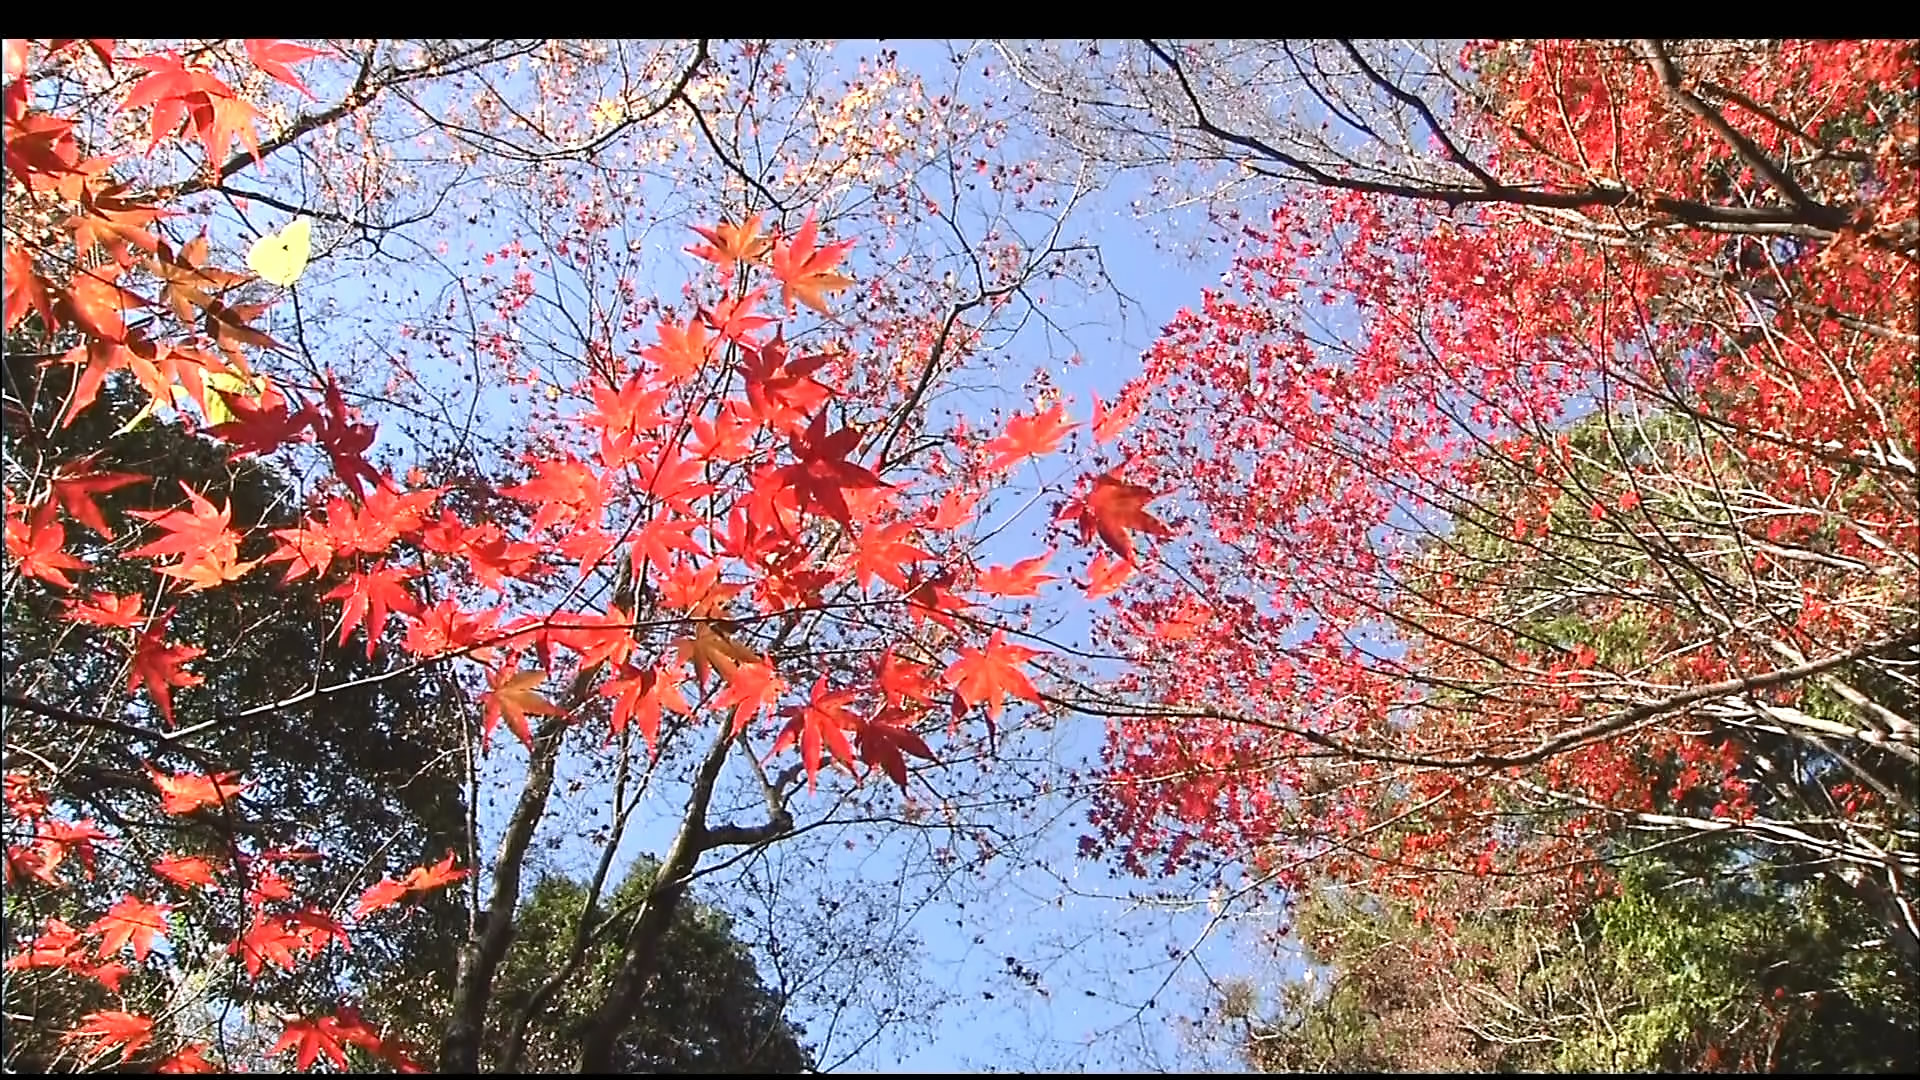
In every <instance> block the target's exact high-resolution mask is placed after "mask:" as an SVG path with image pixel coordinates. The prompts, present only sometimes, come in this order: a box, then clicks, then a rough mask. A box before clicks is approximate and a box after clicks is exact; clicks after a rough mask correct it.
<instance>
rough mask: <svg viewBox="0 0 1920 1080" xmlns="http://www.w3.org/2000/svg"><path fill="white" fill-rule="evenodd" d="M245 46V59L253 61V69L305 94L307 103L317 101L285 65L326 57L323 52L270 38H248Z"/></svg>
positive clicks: (311, 92)
mask: <svg viewBox="0 0 1920 1080" xmlns="http://www.w3.org/2000/svg"><path fill="white" fill-rule="evenodd" d="M246 45H247V59H249V60H252V61H253V66H254V67H257V68H259V69H260V70H261V71H264V72H266V73H267V74H268V75H271V76H273V77H274V78H275V79H278V80H279V81H280V82H282V83H285V84H286V85H288V86H291V87H293V88H294V89H295V90H298V91H300V92H301V93H302V94H305V95H306V96H307V99H308V100H309V101H318V100H319V99H318V98H316V97H314V96H313V91H311V90H309V89H307V88H306V86H305V84H303V83H301V81H300V80H299V79H298V78H295V77H294V74H293V71H292V70H291V69H289V68H288V67H287V65H288V64H297V63H299V62H301V61H302V60H311V59H313V58H314V57H316V56H325V55H327V54H326V53H325V52H322V51H321V50H319V49H309V48H307V47H306V46H305V45H295V44H294V43H293V42H291V41H274V40H272V39H271V38H248V39H246Z"/></svg>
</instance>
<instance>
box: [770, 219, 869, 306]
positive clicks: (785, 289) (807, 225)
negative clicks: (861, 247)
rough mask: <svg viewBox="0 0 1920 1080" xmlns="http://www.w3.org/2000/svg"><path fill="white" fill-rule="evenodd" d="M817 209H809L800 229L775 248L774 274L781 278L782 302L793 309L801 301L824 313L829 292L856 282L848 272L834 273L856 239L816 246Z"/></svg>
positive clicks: (837, 290)
mask: <svg viewBox="0 0 1920 1080" xmlns="http://www.w3.org/2000/svg"><path fill="white" fill-rule="evenodd" d="M813 241H814V220H813V213H812V212H811V211H809V212H808V213H807V220H806V221H805V222H803V223H801V225H800V231H799V232H797V233H795V234H793V239H792V240H791V241H789V242H788V243H786V244H778V245H775V246H774V249H773V259H772V263H771V265H772V267H773V276H774V277H776V278H779V279H780V302H781V303H783V304H785V305H786V306H787V310H788V311H789V312H791V311H793V302H794V300H795V299H796V298H797V299H799V301H800V302H801V303H803V304H805V305H807V306H808V307H810V308H812V309H813V310H815V311H817V312H819V313H820V314H822V315H826V314H829V312H828V311H827V301H826V295H825V294H827V293H832V292H839V291H840V290H842V289H845V288H847V287H849V286H851V285H852V284H853V279H852V278H850V277H847V276H845V275H844V274H836V273H833V272H832V271H833V268H834V267H835V266H838V265H839V264H840V260H841V259H844V258H846V257H847V251H848V250H849V249H851V248H852V247H853V241H851V240H842V241H841V242H839V243H837V244H828V245H827V246H826V247H823V248H820V249H819V250H817V251H816V250H814V246H813Z"/></svg>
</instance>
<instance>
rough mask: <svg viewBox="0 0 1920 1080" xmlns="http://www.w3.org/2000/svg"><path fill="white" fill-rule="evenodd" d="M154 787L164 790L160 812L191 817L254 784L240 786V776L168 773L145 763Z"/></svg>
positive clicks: (233, 774) (231, 774)
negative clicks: (197, 811)
mask: <svg viewBox="0 0 1920 1080" xmlns="http://www.w3.org/2000/svg"><path fill="white" fill-rule="evenodd" d="M142 764H144V765H146V767H147V775H148V776H150V777H152V778H153V786H154V787H156V788H159V789H160V809H162V810H165V811H166V812H167V813H169V814H191V813H193V812H194V811H195V810H198V809H200V808H201V807H203V806H219V805H220V804H221V803H224V802H226V801H227V800H228V799H231V798H233V797H234V796H235V795H238V794H240V793H241V792H243V791H245V790H246V789H247V788H248V787H250V786H252V785H251V783H250V782H249V783H245V784H242V783H236V782H235V781H236V780H238V779H239V777H240V774H239V773H237V772H224V773H215V774H213V775H211V776H199V775H196V774H193V773H178V774H172V773H165V772H161V771H160V770H159V769H157V768H155V767H154V766H153V765H152V763H150V762H142Z"/></svg>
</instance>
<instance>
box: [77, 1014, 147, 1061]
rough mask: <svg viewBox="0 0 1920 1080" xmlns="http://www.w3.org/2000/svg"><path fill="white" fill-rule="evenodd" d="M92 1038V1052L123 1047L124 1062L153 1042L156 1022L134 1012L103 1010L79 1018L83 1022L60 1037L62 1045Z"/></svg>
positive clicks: (121, 1048) (121, 1053)
mask: <svg viewBox="0 0 1920 1080" xmlns="http://www.w3.org/2000/svg"><path fill="white" fill-rule="evenodd" d="M81 1039H92V1040H93V1046H92V1048H91V1051H92V1053H94V1054H98V1053H101V1052H102V1051H105V1050H111V1049H113V1048H114V1047H116V1046H118V1047H119V1048H120V1060H121V1061H122V1062H125V1061H126V1060H127V1059H128V1058H130V1057H132V1056H133V1055H134V1052H135V1051H137V1050H139V1049H140V1048H141V1047H143V1046H145V1045H147V1043H149V1042H152V1041H153V1020H152V1018H150V1017H145V1016H136V1015H134V1014H133V1013H128V1012H120V1011H118V1010H116V1009H104V1010H101V1011H99V1012H90V1013H88V1014H87V1015H85V1016H83V1017H81V1018H80V1023H78V1024H76V1025H74V1027H73V1028H71V1029H70V1030H68V1032H67V1033H66V1034H65V1035H63V1036H61V1037H60V1041H62V1042H76V1041H78V1040H81Z"/></svg>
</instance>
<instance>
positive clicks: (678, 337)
mask: <svg viewBox="0 0 1920 1080" xmlns="http://www.w3.org/2000/svg"><path fill="white" fill-rule="evenodd" d="M655 329H656V330H657V331H658V332H659V334H660V344H658V345H649V346H648V347H647V348H645V349H642V350H641V352H640V355H641V356H642V357H644V358H645V359H648V360H651V361H653V362H654V363H656V364H659V365H660V376H661V378H663V379H665V380H666V381H667V382H679V381H680V380H682V379H684V378H686V377H688V376H690V375H694V374H697V373H698V372H699V371H700V369H701V367H702V366H704V365H705V364H706V362H707V357H708V356H709V355H710V354H711V353H712V351H713V340H712V339H710V338H708V337H707V331H706V324H705V323H704V322H703V321H701V320H700V319H698V318H690V319H688V320H687V325H685V326H681V325H680V324H678V323H676V322H674V321H673V320H672V319H665V320H662V321H661V323H660V325H659V326H658V327H656V328H655Z"/></svg>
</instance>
